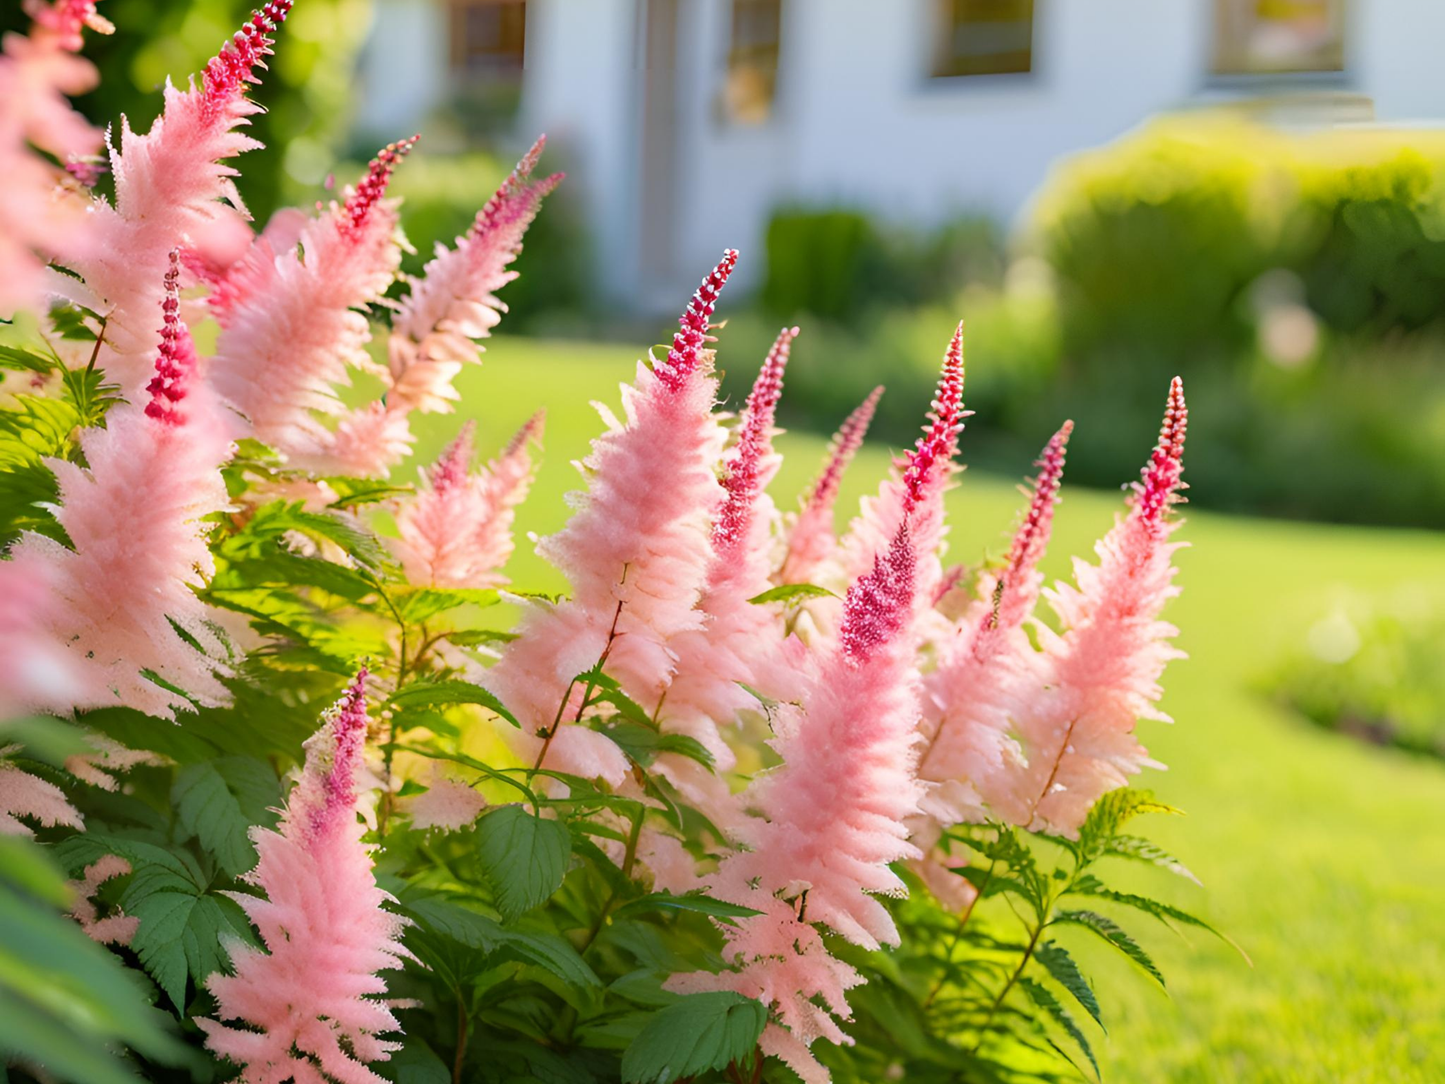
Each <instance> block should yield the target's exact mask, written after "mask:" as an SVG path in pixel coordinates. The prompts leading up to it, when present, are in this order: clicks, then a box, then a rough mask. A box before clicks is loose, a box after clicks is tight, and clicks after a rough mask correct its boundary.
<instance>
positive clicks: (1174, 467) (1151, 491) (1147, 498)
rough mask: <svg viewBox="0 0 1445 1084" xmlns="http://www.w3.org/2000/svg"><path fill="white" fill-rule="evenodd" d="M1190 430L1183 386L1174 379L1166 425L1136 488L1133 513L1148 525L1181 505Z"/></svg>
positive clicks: (1166, 411) (1160, 431) (1179, 381)
mask: <svg viewBox="0 0 1445 1084" xmlns="http://www.w3.org/2000/svg"><path fill="white" fill-rule="evenodd" d="M1188 428H1189V408H1188V407H1187V406H1186V405H1185V402H1184V382H1183V381H1182V380H1181V379H1180V378H1179V377H1177V376H1176V377H1175V378H1174V379H1173V380H1172V381H1171V382H1170V384H1169V400H1168V402H1167V404H1166V405H1165V408H1164V424H1163V425H1162V426H1161V427H1160V429H1159V443H1158V444H1156V445H1155V446H1154V454H1153V455H1152V456H1150V458H1149V462H1148V464H1147V465H1146V466H1145V467H1144V470H1143V480H1142V481H1141V482H1136V483H1135V484H1134V494H1135V504H1134V509H1135V512H1136V514H1137V515H1139V516H1140V517H1141V518H1142V519H1143V520H1144V521H1145V522H1148V523H1157V522H1159V521H1160V520H1161V519H1162V518H1163V517H1164V515H1165V513H1166V512H1168V511H1169V509H1170V507H1172V506H1173V505H1175V504H1177V503H1178V502H1179V501H1180V499H1181V498H1180V496H1179V491H1180V490H1181V489H1183V488H1184V480H1183V476H1184V437H1185V434H1186V432H1187V431H1188Z"/></svg>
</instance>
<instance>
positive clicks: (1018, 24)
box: [933, 0, 1034, 78]
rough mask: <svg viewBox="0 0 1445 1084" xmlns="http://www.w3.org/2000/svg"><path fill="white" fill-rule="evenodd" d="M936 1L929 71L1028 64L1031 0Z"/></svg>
mask: <svg viewBox="0 0 1445 1084" xmlns="http://www.w3.org/2000/svg"><path fill="white" fill-rule="evenodd" d="M938 4H939V15H940V20H939V29H938V38H937V42H938V45H937V49H936V52H935V55H934V60H933V74H934V75H935V76H937V77H940V78H951V77H953V76H958V75H1012V74H1016V73H1019V72H1028V71H1032V70H1033V64H1034V0H938Z"/></svg>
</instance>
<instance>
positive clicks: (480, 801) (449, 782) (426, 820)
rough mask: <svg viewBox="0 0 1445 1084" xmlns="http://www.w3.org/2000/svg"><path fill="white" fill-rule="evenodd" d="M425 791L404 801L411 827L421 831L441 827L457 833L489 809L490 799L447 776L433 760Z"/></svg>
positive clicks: (458, 780)
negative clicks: (488, 802)
mask: <svg viewBox="0 0 1445 1084" xmlns="http://www.w3.org/2000/svg"><path fill="white" fill-rule="evenodd" d="M426 788H427V789H426V790H425V791H424V792H423V793H421V794H413V795H409V796H408V797H406V798H403V799H402V800H401V808H402V810H403V812H405V813H407V814H408V815H409V816H410V817H411V826H412V827H413V828H416V829H418V830H421V831H429V830H431V829H433V828H439V829H441V830H442V831H443V832H457V831H460V830H461V829H463V828H465V827H467V826H468V825H470V824H471V823H472V822H473V821H475V820H476V819H477V817H478V816H480V815H481V812H482V810H483V809H485V808H486V807H487V800H486V799H485V798H483V797H482V795H481V793H480V792H479V791H478V790H477V789H476V788H475V787H472V786H469V785H468V784H466V783H464V782H462V781H461V780H460V779H453V778H452V777H451V776H449V775H447V774H446V772H445V771H444V770H443V768H442V766H441V764H440V763H438V762H436V761H433V762H432V766H431V774H430V776H429V777H428V779H427V783H426Z"/></svg>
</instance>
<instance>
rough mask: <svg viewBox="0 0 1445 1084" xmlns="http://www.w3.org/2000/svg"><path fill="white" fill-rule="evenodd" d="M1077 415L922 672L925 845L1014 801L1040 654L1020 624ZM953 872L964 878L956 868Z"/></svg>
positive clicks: (1052, 447) (920, 826) (1036, 582)
mask: <svg viewBox="0 0 1445 1084" xmlns="http://www.w3.org/2000/svg"><path fill="white" fill-rule="evenodd" d="M1072 432H1073V423H1072V422H1065V423H1064V425H1063V426H1062V428H1060V429H1059V431H1058V432H1057V433H1055V434H1054V435H1053V438H1052V439H1050V441H1049V443H1048V445H1047V447H1045V448H1044V451H1043V454H1042V455H1041V456H1040V457H1039V460H1038V464H1037V466H1038V467H1039V474H1038V477H1037V478H1036V479H1035V481H1034V485H1033V497H1032V499H1031V500H1030V502H1029V508H1028V512H1027V513H1026V514H1025V516H1024V520H1023V523H1022V524H1021V525H1020V527H1019V529H1018V531H1017V533H1016V534H1015V535H1014V539H1013V543H1012V546H1011V547H1010V550H1009V558H1008V562H1007V564H1006V565H1005V566H1004V568H1003V570H1002V571H1001V572H1000V573H999V574H998V576H997V577H993V576H985V577H984V578H983V580H982V582H981V583H980V585H979V591H978V598H977V599H976V600H975V601H974V603H973V605H972V606H970V607H969V609H968V610H967V611H966V612H965V614H964V616H963V620H962V622H961V624H960V627H959V630H958V632H957V634H956V635H955V636H954V637H953V638H952V639H951V640H950V642H949V643H948V646H947V647H946V648H945V649H944V652H943V654H942V658H941V659H940V660H939V664H938V666H937V668H936V669H935V670H934V671H933V672H932V673H930V674H928V675H927V676H926V677H925V678H924V689H925V694H924V697H923V722H922V731H923V735H924V739H925V743H926V744H925V749H924V752H923V754H922V756H921V757H920V759H919V764H918V775H919V778H920V779H921V780H923V782H924V786H925V788H926V794H925V797H924V799H923V802H922V807H923V811H924V814H925V816H922V817H919V818H916V819H915V821H914V822H913V823H912V825H911V828H912V836H913V842H914V843H915V844H916V845H918V846H919V847H920V848H921V849H923V850H928V849H929V848H930V847H932V845H933V844H934V843H935V842H936V841H937V839H938V836H939V833H940V831H941V830H942V829H943V828H946V827H949V826H951V825H954V824H958V823H961V822H964V821H981V820H983V819H984V818H985V816H986V811H987V810H988V809H990V808H1000V809H1012V808H1013V807H1014V805H1015V803H1016V798H1015V793H1016V789H1017V783H1016V780H1017V776H1018V772H1019V768H1020V766H1021V765H1022V764H1023V754H1022V751H1021V750H1020V749H1019V747H1018V743H1017V742H1016V741H1015V740H1014V738H1013V737H1012V736H1011V731H1012V729H1013V720H1014V717H1015V714H1016V709H1017V705H1018V703H1019V700H1020V697H1022V696H1024V695H1026V694H1027V693H1028V692H1029V691H1031V690H1033V689H1035V688H1037V686H1038V685H1039V683H1040V680H1041V675H1040V670H1039V664H1040V661H1041V657H1040V655H1039V653H1038V652H1037V651H1036V650H1035V649H1034V647H1033V645H1032V644H1031V643H1030V641H1029V638H1028V635H1027V633H1026V631H1025V629H1024V624H1025V622H1026V621H1027V620H1028V619H1029V617H1030V616H1031V615H1032V613H1033V609H1034V603H1035V601H1036V600H1037V599H1038V595H1039V589H1040V587H1041V586H1042V582H1043V576H1042V574H1041V573H1039V571H1038V562H1039V560H1040V558H1042V557H1043V555H1044V551H1045V549H1046V548H1047V547H1048V541H1049V534H1050V531H1051V529H1052V526H1053V518H1054V508H1055V505H1056V503H1057V500H1058V492H1059V484H1060V481H1061V480H1062V477H1063V471H1064V452H1065V450H1066V448H1067V446H1068V440H1069V436H1070V434H1071V433H1072ZM949 880H952V881H957V880H958V878H957V877H954V876H952V875H950V877H949Z"/></svg>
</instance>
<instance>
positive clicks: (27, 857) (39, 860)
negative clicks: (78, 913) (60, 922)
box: [0, 835, 71, 909]
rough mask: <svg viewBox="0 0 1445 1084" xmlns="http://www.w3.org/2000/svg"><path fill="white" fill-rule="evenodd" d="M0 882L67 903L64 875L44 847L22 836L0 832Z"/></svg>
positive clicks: (57, 903) (62, 905)
mask: <svg viewBox="0 0 1445 1084" xmlns="http://www.w3.org/2000/svg"><path fill="white" fill-rule="evenodd" d="M0 885H5V886H9V887H10V888H13V889H18V890H20V891H21V892H25V893H27V894H29V895H31V896H34V897H35V898H36V899H38V900H43V901H44V902H46V903H49V904H52V905H54V906H55V907H58V908H62V909H63V908H66V907H68V906H69V905H70V901H71V893H70V888H69V887H68V886H67V885H66V883H65V875H64V874H63V873H62V872H61V871H60V870H59V869H58V868H57V867H56V866H55V865H54V864H53V863H52V862H51V861H50V859H49V857H48V856H47V855H46V853H45V850H44V848H42V847H41V846H40V845H39V844H37V843H34V842H32V841H31V840H29V839H27V838H26V837H24V836H12V835H0Z"/></svg>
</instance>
